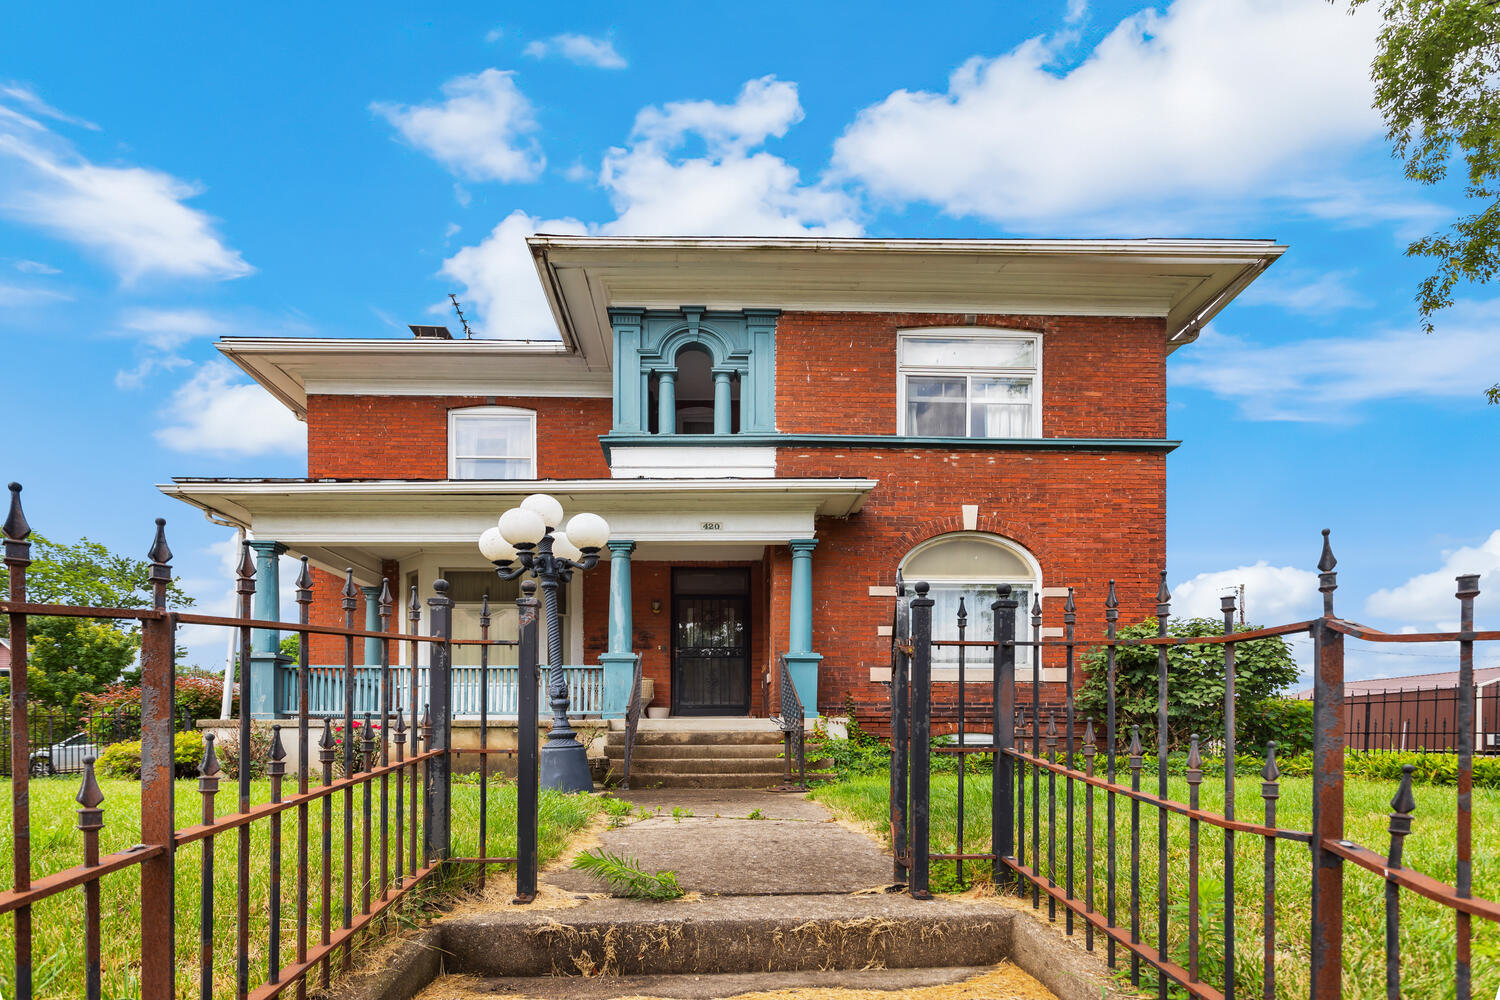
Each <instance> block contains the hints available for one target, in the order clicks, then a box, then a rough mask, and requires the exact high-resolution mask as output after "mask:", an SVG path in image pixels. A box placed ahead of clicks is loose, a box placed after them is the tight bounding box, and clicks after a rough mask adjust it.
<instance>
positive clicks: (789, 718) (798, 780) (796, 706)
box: [771, 653, 807, 791]
mask: <svg viewBox="0 0 1500 1000" xmlns="http://www.w3.org/2000/svg"><path fill="white" fill-rule="evenodd" d="M776 666H777V671H778V673H777V681H776V689H777V694H778V695H779V698H780V702H781V711H779V712H777V713H776V715H775V717H773V718H772V720H771V721H772V722H774V723H776V728H777V729H780V730H781V745H782V748H781V758H782V766H781V789H782V790H783V791H806V790H807V731H806V730H807V718H806V714H805V712H804V710H803V708H802V699H801V698H800V697H798V695H797V685H796V682H794V681H793V680H792V670H791V667H789V666H787V662H786V654H785V653H783V654H781V655H780V656H778V657H777V658H776ZM794 775H795V776H794Z"/></svg>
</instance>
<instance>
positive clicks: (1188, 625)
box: [1078, 618, 1297, 749]
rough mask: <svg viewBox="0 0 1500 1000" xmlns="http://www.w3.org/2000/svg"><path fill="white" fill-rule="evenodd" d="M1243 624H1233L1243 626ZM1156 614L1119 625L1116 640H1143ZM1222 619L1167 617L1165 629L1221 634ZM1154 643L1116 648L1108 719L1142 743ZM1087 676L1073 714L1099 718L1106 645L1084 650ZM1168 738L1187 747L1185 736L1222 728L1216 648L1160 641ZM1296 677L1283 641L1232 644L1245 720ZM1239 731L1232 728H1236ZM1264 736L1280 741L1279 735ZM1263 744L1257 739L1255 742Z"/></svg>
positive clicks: (1152, 705) (1148, 720)
mask: <svg viewBox="0 0 1500 1000" xmlns="http://www.w3.org/2000/svg"><path fill="white" fill-rule="evenodd" d="M1248 628H1249V627H1248V626H1246V627H1241V628H1237V629H1236V631H1247V630H1248ZM1156 630H1157V623H1156V619H1155V618H1147V619H1146V620H1145V621H1143V622H1141V623H1139V624H1137V625H1128V626H1126V627H1125V628H1122V629H1120V631H1119V637H1120V638H1121V639H1149V638H1152V637H1154V636H1155V635H1156ZM1223 631H1224V623H1223V622H1222V621H1214V620H1213V619H1210V618H1188V619H1180V618H1179V619H1172V620H1171V621H1170V622H1169V623H1168V625H1167V634H1168V635H1173V636H1178V637H1182V638H1198V637H1204V636H1215V635H1222V634H1223ZM1158 648H1159V647H1156V646H1121V647H1118V649H1117V650H1116V653H1115V718H1116V720H1117V725H1118V727H1119V729H1118V731H1119V732H1122V733H1128V732H1129V731H1130V726H1131V725H1139V726H1140V727H1141V742H1142V743H1144V744H1146V745H1147V746H1154V745H1155V743H1156V673H1157V663H1156V661H1157V649H1158ZM1083 666H1084V668H1085V669H1086V670H1087V671H1088V679H1087V680H1086V681H1085V682H1084V685H1083V689H1082V690H1081V691H1080V692H1079V695H1078V714H1079V717H1080V718H1085V717H1088V716H1090V715H1092V716H1093V717H1094V718H1095V719H1096V720H1099V719H1103V718H1104V714H1105V709H1106V700H1105V699H1106V689H1105V681H1106V679H1107V678H1106V674H1105V649H1104V647H1103V646H1094V647H1092V648H1090V649H1089V650H1088V651H1087V652H1086V653H1084V655H1083ZM1167 671H1168V674H1169V676H1170V677H1171V683H1170V684H1168V685H1167V720H1168V722H1167V726H1168V728H1167V743H1168V746H1170V747H1172V748H1173V749H1181V748H1184V747H1186V746H1187V742H1188V737H1189V735H1191V734H1192V733H1199V734H1201V735H1202V736H1203V737H1204V738H1205V739H1207V738H1209V737H1210V736H1211V735H1212V734H1214V733H1221V732H1223V730H1224V653H1223V647H1221V646H1219V645H1212V644H1194V645H1184V646H1169V647H1167ZM1296 679H1297V664H1296V662H1295V661H1294V660H1293V659H1292V654H1291V651H1290V650H1289V649H1288V648H1287V644H1286V643H1285V642H1283V641H1282V640H1281V639H1280V638H1279V637H1276V636H1272V637H1270V638H1267V639H1253V640H1250V641H1248V642H1242V643H1239V644H1238V645H1237V646H1236V647H1235V696H1236V704H1237V705H1238V716H1237V720H1238V721H1239V723H1240V729H1241V731H1242V732H1243V730H1244V727H1245V724H1246V723H1247V722H1249V721H1250V720H1251V719H1253V718H1254V717H1255V716H1256V714H1257V713H1258V712H1259V711H1260V706H1261V704H1262V703H1263V702H1264V701H1265V700H1266V699H1268V698H1270V697H1271V696H1272V695H1273V694H1274V693H1275V692H1277V691H1279V690H1281V689H1283V688H1285V687H1286V686H1287V685H1289V684H1291V683H1293V682H1294V681H1296ZM1237 735H1238V734H1237ZM1269 738H1272V739H1277V740H1280V736H1271V737H1269ZM1262 745H1264V741H1262Z"/></svg>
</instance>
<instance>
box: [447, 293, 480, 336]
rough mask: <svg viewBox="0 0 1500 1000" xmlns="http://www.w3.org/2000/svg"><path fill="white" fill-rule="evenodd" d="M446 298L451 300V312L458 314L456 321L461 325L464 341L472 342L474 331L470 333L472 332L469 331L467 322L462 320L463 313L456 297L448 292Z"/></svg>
mask: <svg viewBox="0 0 1500 1000" xmlns="http://www.w3.org/2000/svg"><path fill="white" fill-rule="evenodd" d="M448 298H450V299H452V300H453V311H454V312H456V313H458V321H459V322H460V323H462V324H463V328H464V339H465V340H473V339H474V331H472V330H470V329H469V321H468V320H466V319H464V311H463V309H462V308H461V307H460V306H459V304H458V296H456V295H454V294H453V293H452V292H449V293H448Z"/></svg>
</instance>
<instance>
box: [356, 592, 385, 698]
mask: <svg viewBox="0 0 1500 1000" xmlns="http://www.w3.org/2000/svg"><path fill="white" fill-rule="evenodd" d="M359 592H360V594H361V595H362V596H363V597H364V599H365V631H366V632H379V631H380V587H379V586H378V585H376V586H374V587H366V586H364V585H363V584H361V585H360V588H359ZM379 666H380V640H379V639H370V638H366V639H365V669H364V670H362V671H359V675H358V676H359V679H358V680H357V681H355V684H356V685H357V686H356V687H355V689H354V710H355V711H356V712H372V711H373V712H375V713H377V715H378V714H379V712H380V673H379V671H378V670H377V669H376V668H378V667H379Z"/></svg>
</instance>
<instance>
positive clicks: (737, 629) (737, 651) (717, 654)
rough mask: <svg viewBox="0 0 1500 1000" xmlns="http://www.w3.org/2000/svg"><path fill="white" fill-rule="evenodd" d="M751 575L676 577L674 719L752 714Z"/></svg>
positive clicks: (684, 573)
mask: <svg viewBox="0 0 1500 1000" xmlns="http://www.w3.org/2000/svg"><path fill="white" fill-rule="evenodd" d="M749 584H750V574H749V571H748V570H741V569H693V568H683V569H676V570H673V572H672V591H673V593H672V714H673V715H748V714H749V712H750V600H749V596H748V594H747V591H748V589H749Z"/></svg>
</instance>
